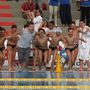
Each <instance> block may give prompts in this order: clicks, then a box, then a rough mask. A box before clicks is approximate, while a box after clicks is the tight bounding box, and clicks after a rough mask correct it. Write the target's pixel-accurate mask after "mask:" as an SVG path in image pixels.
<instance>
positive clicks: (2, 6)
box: [0, 5, 10, 9]
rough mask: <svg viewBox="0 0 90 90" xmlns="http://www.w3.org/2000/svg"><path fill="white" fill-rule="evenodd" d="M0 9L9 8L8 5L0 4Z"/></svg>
mask: <svg viewBox="0 0 90 90" xmlns="http://www.w3.org/2000/svg"><path fill="white" fill-rule="evenodd" d="M0 9H10V6H9V5H0Z"/></svg>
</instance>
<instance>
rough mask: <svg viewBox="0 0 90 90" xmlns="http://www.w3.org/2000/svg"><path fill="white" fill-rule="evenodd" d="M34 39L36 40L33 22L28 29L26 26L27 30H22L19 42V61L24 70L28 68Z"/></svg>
mask: <svg viewBox="0 0 90 90" xmlns="http://www.w3.org/2000/svg"><path fill="white" fill-rule="evenodd" d="M33 38H34V24H33V22H29V23H28V27H27V26H25V28H24V29H23V30H22V33H21V34H20V38H19V40H18V42H17V47H18V59H19V61H20V64H21V67H22V68H23V69H24V68H26V66H27V63H28V62H29V54H30V45H31V41H32V40H33Z"/></svg>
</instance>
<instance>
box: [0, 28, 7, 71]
mask: <svg viewBox="0 0 90 90" xmlns="http://www.w3.org/2000/svg"><path fill="white" fill-rule="evenodd" d="M4 32H5V29H4V28H2V27H0V70H1V69H2V66H3V63H4V41H5V40H6V37H5V34H4Z"/></svg>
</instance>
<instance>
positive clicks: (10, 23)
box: [0, 22, 15, 26]
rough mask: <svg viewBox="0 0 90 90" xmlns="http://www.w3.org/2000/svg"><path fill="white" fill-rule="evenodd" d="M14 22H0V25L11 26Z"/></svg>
mask: <svg viewBox="0 0 90 90" xmlns="http://www.w3.org/2000/svg"><path fill="white" fill-rule="evenodd" d="M13 24H15V23H14V22H0V26H11V25H13Z"/></svg>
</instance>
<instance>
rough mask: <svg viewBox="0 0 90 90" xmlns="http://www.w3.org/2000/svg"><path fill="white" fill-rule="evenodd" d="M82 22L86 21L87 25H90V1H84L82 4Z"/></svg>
mask: <svg viewBox="0 0 90 90" xmlns="http://www.w3.org/2000/svg"><path fill="white" fill-rule="evenodd" d="M80 9H81V10H80V11H81V20H83V21H86V25H88V26H89V25H90V0H84V1H82V2H81V4H80Z"/></svg>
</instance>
